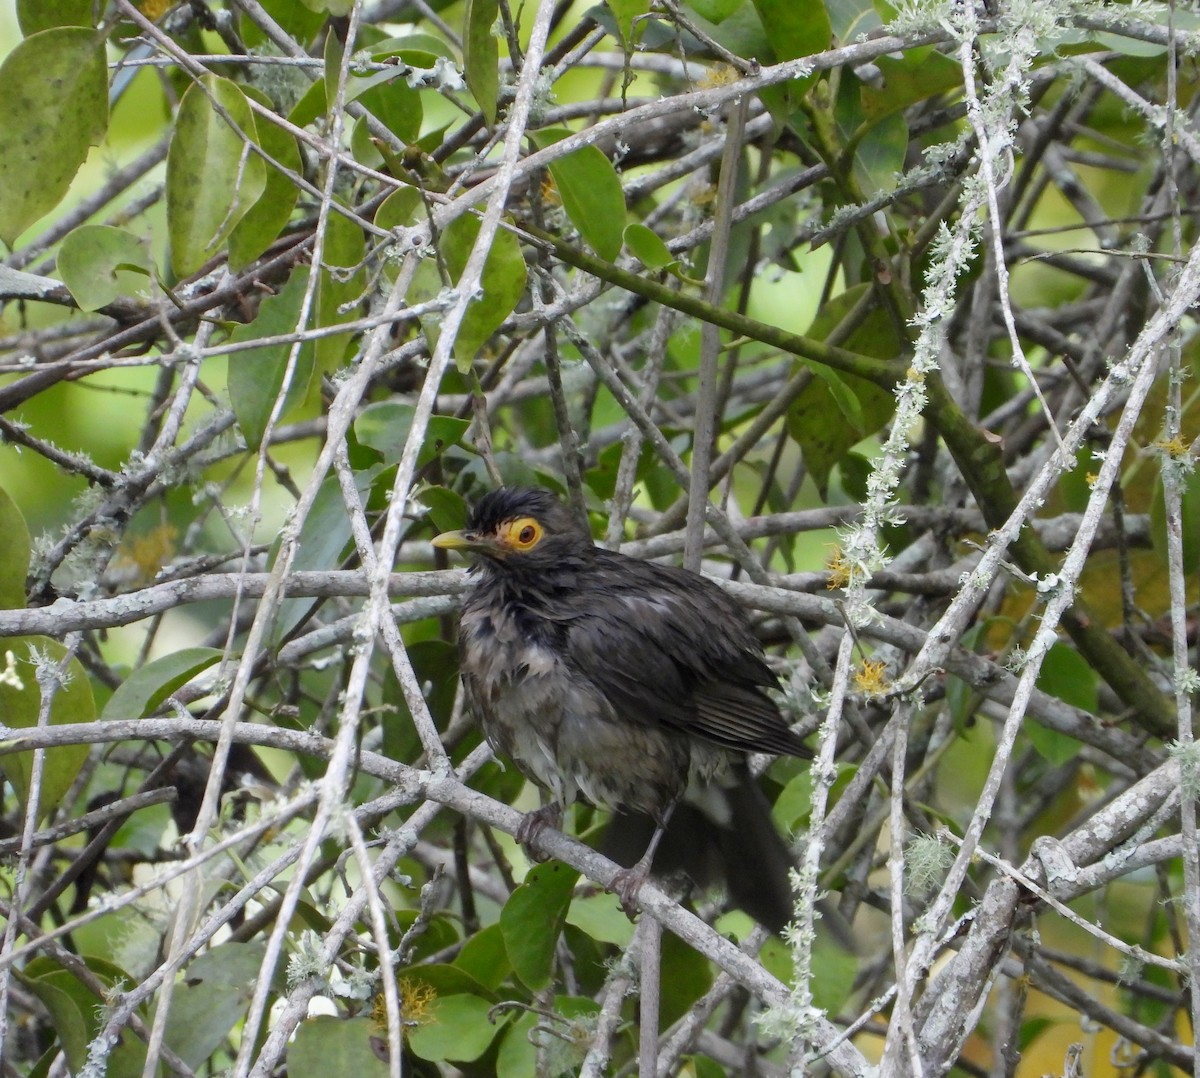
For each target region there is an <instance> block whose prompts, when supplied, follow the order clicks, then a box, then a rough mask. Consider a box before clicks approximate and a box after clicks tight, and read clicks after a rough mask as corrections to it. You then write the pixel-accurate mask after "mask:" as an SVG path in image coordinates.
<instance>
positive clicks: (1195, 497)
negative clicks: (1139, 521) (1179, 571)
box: [1150, 471, 1200, 574]
mask: <svg viewBox="0 0 1200 1078" xmlns="http://www.w3.org/2000/svg"><path fill="white" fill-rule="evenodd" d="M1179 510H1180V525H1181V527H1182V532H1183V571H1184V572H1185V573H1188V574H1192V573H1195V572H1196V571H1197V569H1200V472H1196V471H1193V472H1192V473H1191V474H1190V475H1188V476H1187V478H1186V480H1185V483H1184V488H1183V497H1182V499H1181V503H1180V507H1179ZM1150 541H1151V543H1153V545H1154V552H1155V553H1156V554H1157V555H1158V557H1159V560H1160V561H1161V562H1162V564H1164V565H1165V564H1166V562H1167V502H1166V493H1165V491H1164V490H1163V483H1162V478H1161V476H1160V477H1159V478H1157V479H1155V481H1154V495H1153V497H1152V498H1151V499H1150Z"/></svg>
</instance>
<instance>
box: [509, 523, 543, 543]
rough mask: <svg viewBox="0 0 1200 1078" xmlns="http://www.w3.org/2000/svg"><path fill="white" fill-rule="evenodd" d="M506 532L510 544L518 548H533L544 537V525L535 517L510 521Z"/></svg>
mask: <svg viewBox="0 0 1200 1078" xmlns="http://www.w3.org/2000/svg"><path fill="white" fill-rule="evenodd" d="M505 532H506V534H507V536H508V542H509V544H510V545H511V546H514V547H516V549H517V550H532V549H533V548H534V547H535V546H537V545H538V543H539V542H541V539H542V526H541V525H540V524H539V523H538V522H537V521H536V520H535V519H534V518H533V517H520V518H519V519H517V520H513V521H510V522H509V523H508V524H507V525H506V526H505Z"/></svg>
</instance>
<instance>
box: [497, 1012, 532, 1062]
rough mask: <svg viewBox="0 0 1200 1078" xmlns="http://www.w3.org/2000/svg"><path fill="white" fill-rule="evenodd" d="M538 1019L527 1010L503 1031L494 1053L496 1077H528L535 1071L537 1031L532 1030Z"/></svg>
mask: <svg viewBox="0 0 1200 1078" xmlns="http://www.w3.org/2000/svg"><path fill="white" fill-rule="evenodd" d="M540 1021H541V1019H540V1018H539V1016H538V1015H536V1014H530V1013H529V1012H528V1011H527V1012H525V1013H524V1014H518V1015H517V1018H516V1020H515V1021H513V1022H512V1023H511V1024H510V1025H509V1027H508V1028H507V1029H506V1030H505V1031H504V1035H503V1037H502V1038H501V1040H500V1048H499V1051H497V1053H496V1076H497V1078H528V1076H529V1075H531V1074H536V1073H537V1065H538V1048H537V1043H536V1040H537V1033H535V1032H534V1030H535V1029H536V1027H537V1025H538V1023H539V1022H540Z"/></svg>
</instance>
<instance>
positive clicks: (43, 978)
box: [14, 958, 100, 1074]
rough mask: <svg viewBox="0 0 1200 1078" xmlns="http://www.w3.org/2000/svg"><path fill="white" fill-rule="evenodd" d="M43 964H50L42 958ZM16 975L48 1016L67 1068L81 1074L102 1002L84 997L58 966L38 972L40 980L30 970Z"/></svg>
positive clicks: (74, 982) (73, 980)
mask: <svg viewBox="0 0 1200 1078" xmlns="http://www.w3.org/2000/svg"><path fill="white" fill-rule="evenodd" d="M34 961H38V959H35V960H34ZM41 961H42V962H43V963H44V962H46V961H47V960H46V959H44V958H43V959H41ZM14 972H15V973H16V976H17V979H18V980H19V981H20V982H21V984H22V985H23V986H24V987H25V988H26V989H27V990H29V991H30V992H32V993H33V994H34V995H35V996H37V998H38V999H39V1000H40V1001H41V1003H42V1005H43V1006H44V1007H45V1008H46V1010H47V1011H48V1012H49V1014H50V1020H51V1023H52V1025H53V1028H54V1034H55V1036H56V1037H57V1039H58V1044H59V1045H60V1046H61V1047H62V1051H63V1055H64V1056H66V1060H67V1065H68V1066H69V1068H70V1070H71V1073H73V1074H79V1073H80V1072H81V1071H82V1069H83V1066H84V1064H85V1063H86V1062H87V1050H88V1043H89V1042H90V1041H91V1039H92V1028H91V1026H92V1025H93V1024H94V1023H93V1022H89V1018H90V1016H91V1015H93V1014H94V1012H95V1010H96V1007H97V1006H98V1005H99V1003H100V1001H99V1000H98V999H96V997H95V996H94V995H91V994H90V993H88V994H86V995H84V994H83V991H82V990H83V986H82V985H81V984H80V983H79V981H78V980H76V978H75V977H74V976H72V975H71V974H70V973H68V972H67V971H66V970H65V969H62V968H61V967H60V966H57V964H55V966H54V968H51V969H44V970H43V969H39V971H38V974H37V976H30V975H29V971H28V970H26V971H24V972H21V971H20V970H14Z"/></svg>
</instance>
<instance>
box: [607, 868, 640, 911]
mask: <svg viewBox="0 0 1200 1078" xmlns="http://www.w3.org/2000/svg"><path fill="white" fill-rule="evenodd" d="M646 876H647V872H646V870H645V868H643V867H642V865H641V864H640V863H639V864H637V865H634V866H633V868H623V869H621V870H620V871H619V872H617V874H616V875H615V876H613V879H612V883H610V884H609V886H608V890H609V891H610V892H611V893H612V894H614V895H616V896H617V901H619V902H620V903H621V909H623V910H624V911H625V916H626V917H628V918H629V919H630V920H631V921H632V920H635V919H636V918H637V915H638V902H637V899H638V893H639V892H640V891H641V889H642V884H643V883H645V882H646Z"/></svg>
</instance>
